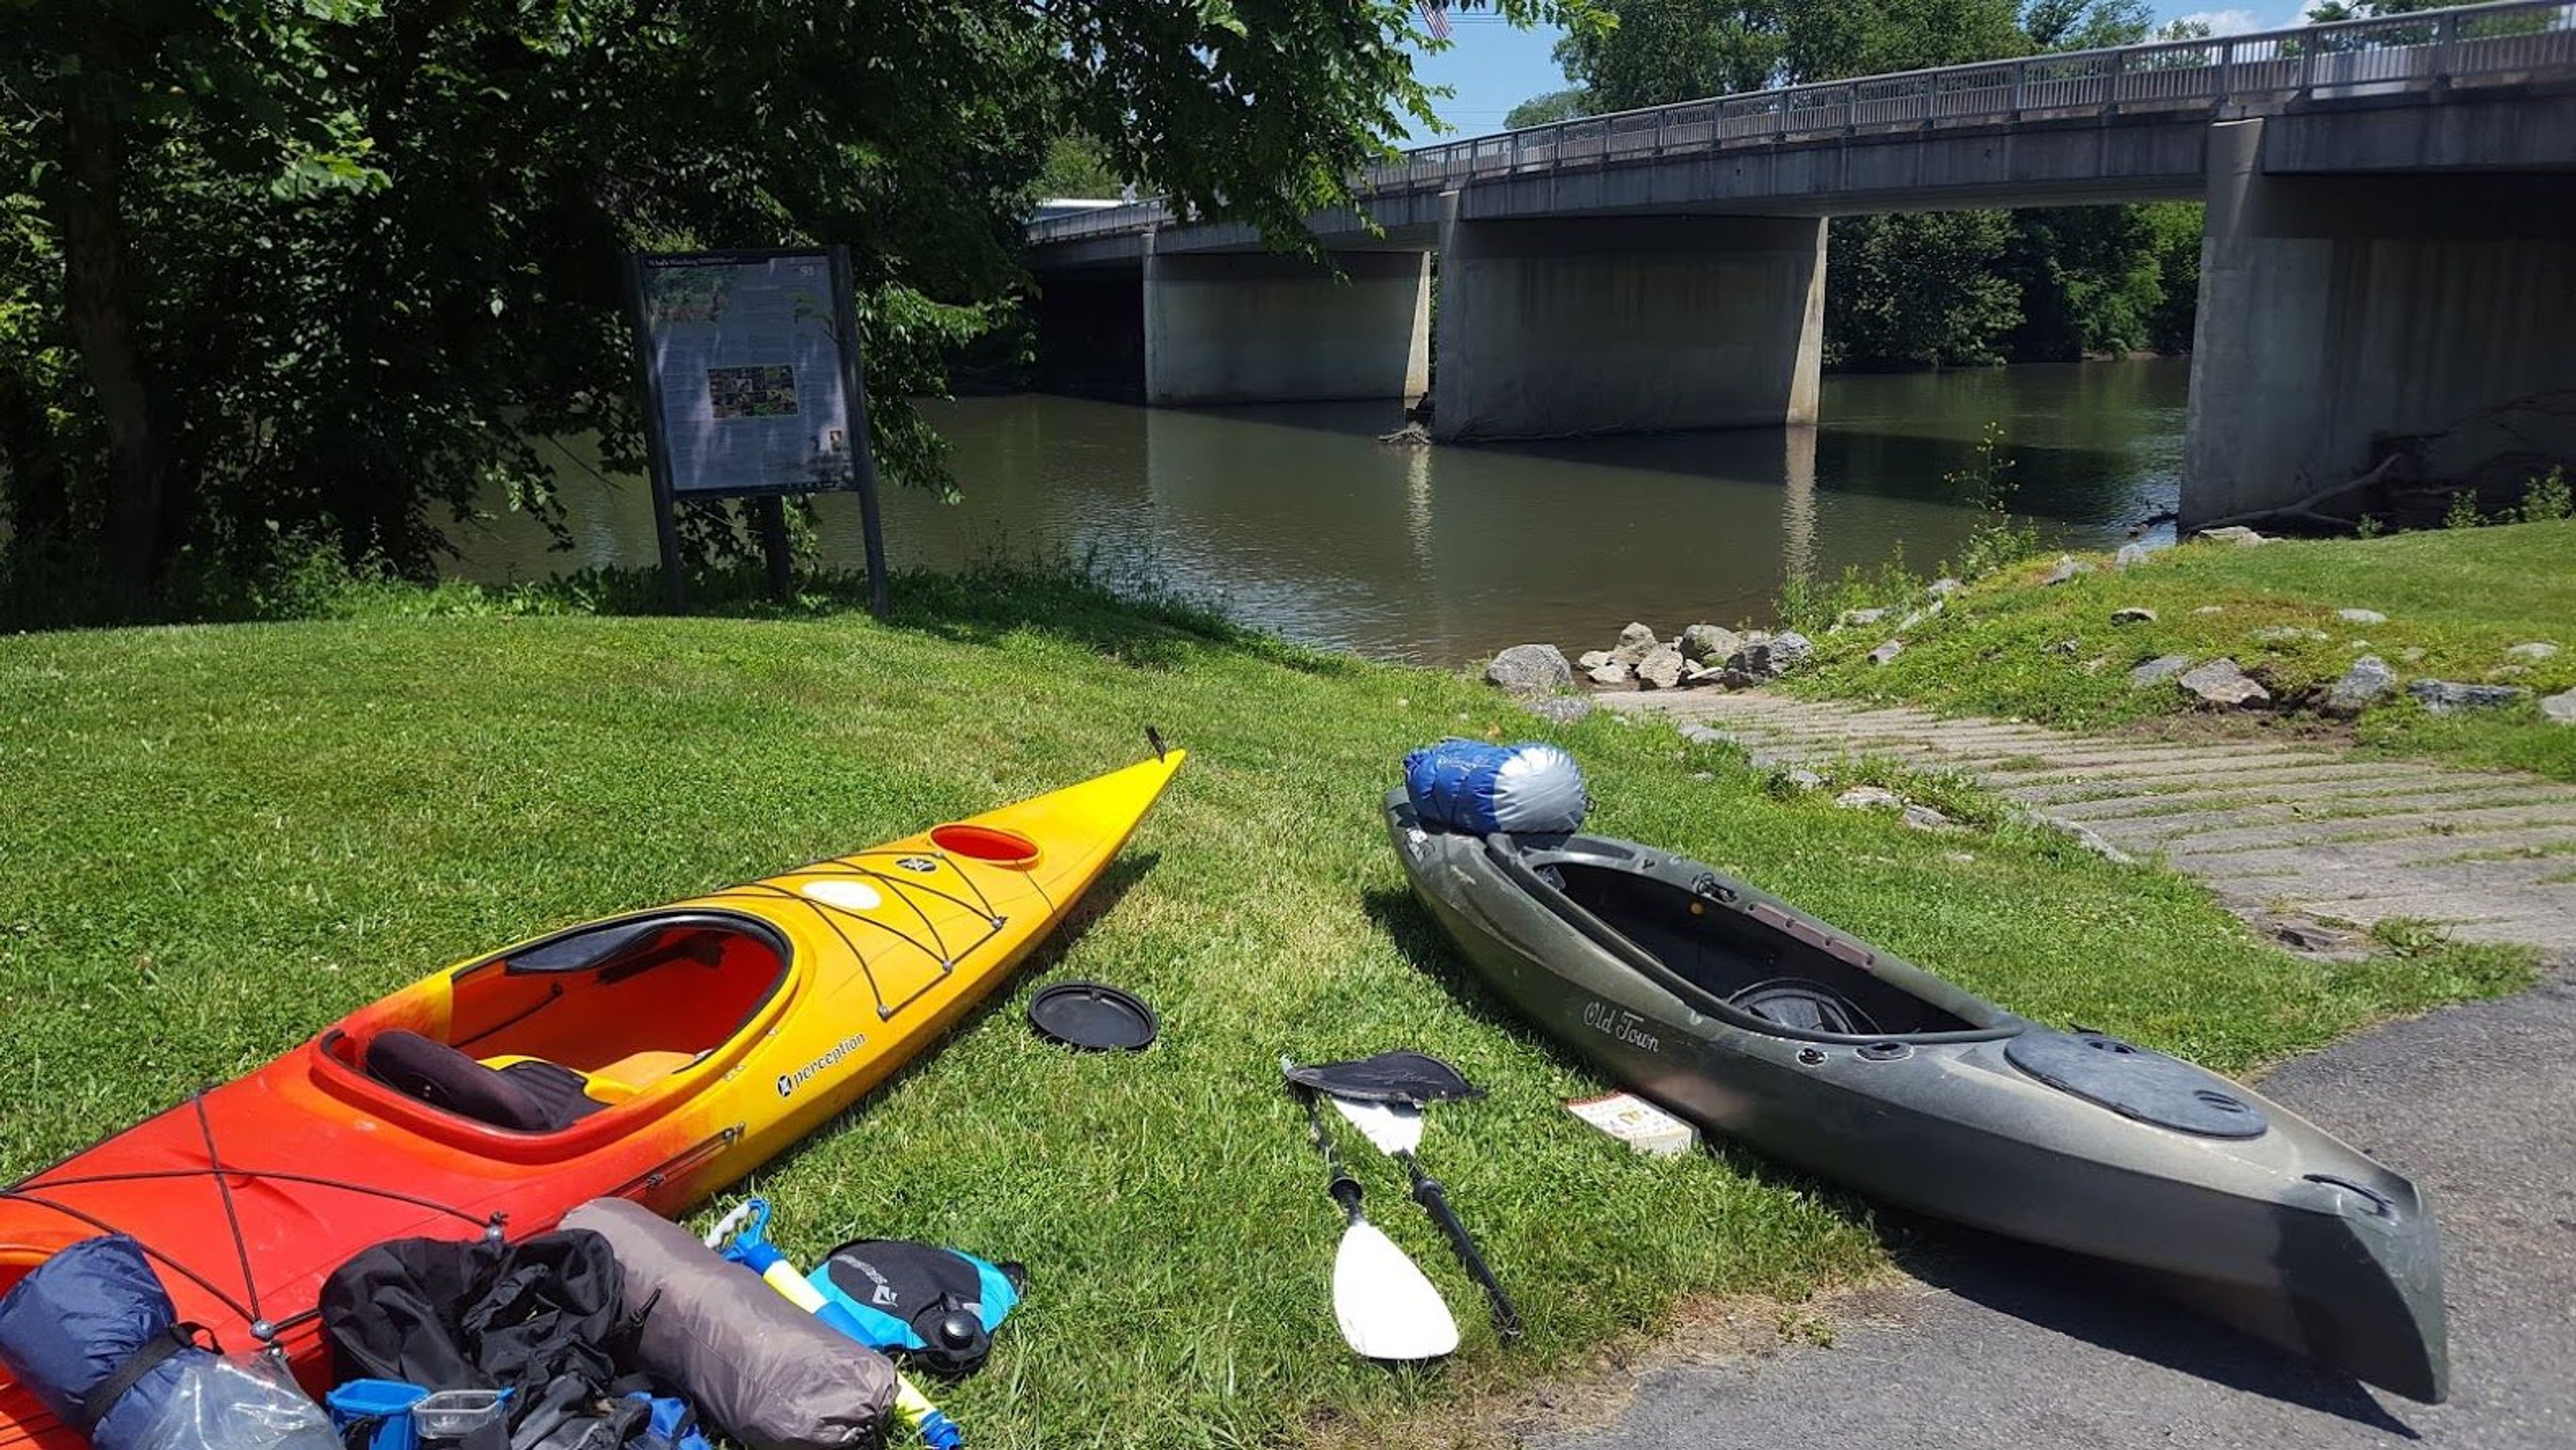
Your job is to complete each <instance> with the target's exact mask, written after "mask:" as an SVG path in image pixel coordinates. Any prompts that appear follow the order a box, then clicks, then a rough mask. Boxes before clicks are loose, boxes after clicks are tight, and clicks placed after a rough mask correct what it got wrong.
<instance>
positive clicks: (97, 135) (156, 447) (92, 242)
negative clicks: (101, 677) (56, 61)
mask: <svg viewBox="0 0 2576 1450" xmlns="http://www.w3.org/2000/svg"><path fill="white" fill-rule="evenodd" d="M111 74H112V72H110V73H103V72H102V71H101V70H98V69H91V70H85V71H84V73H83V74H81V75H80V76H78V77H73V78H67V79H66V81H65V83H64V96H63V100H64V105H63V124H62V145H63V169H62V179H61V182H60V184H59V185H57V186H56V187H55V188H54V189H53V200H54V210H55V226H56V228H57V230H58V233H59V235H60V236H61V238H62V247H63V316H64V322H65V325H66V327H67V328H68V330H69V331H70V333H71V338H72V345H73V346H74V348H75V349H77V350H78V352H79V353H80V359H81V367H82V371H83V372H84V373H85V374H86V375H87V376H88V378H89V384H90V389H91V391H92V393H93V394H94V395H95V396H96V397H97V399H98V412H99V421H100V422H101V423H102V424H103V425H104V426H105V429H106V434H107V467H108V477H107V532H106V538H105V540H104V542H105V544H106V548H107V563H108V567H109V569H110V570H111V571H112V573H113V574H114V576H115V578H116V581H117V583H118V584H119V585H120V586H122V587H123V588H124V589H126V590H127V591H129V598H128V600H127V602H128V603H129V604H141V603H142V602H143V601H144V598H145V596H146V595H147V594H148V592H149V591H150V590H151V588H152V586H153V585H154V583H155V582H156V581H157V579H158V576H159V573H160V568H161V563H162V559H163V553H164V550H165V547H166V545H167V534H168V523H169V505H170V499H169V490H170V472H171V455H172V450H171V446H170V438H169V436H168V433H167V431H166V421H165V420H164V419H163V417H162V416H161V413H162V410H161V408H160V406H159V404H158V400H157V398H156V396H155V393H154V389H153V384H152V377H151V371H150V364H149V363H148V362H147V361H146V360H145V358H144V356H143V352H142V348H141V346H140V344H139V343H138V341H137V339H136V330H137V327H138V325H139V323H140V321H141V312H142V303H141V298H140V297H139V295H138V294H137V291H136V288H135V271H134V258H133V249H132V246H131V242H130V239H129V238H128V236H127V234H126V227H125V214H124V194H123V193H124V179H125V150H126V134H125V125H124V121H123V119H122V118H121V117H120V116H119V115H118V114H117V107H116V99H115V97H114V95H113V94H112V93H111V92H110V90H109V89H108V88H109V87H110V86H111V85H113V83H114V82H113V81H112V80H111V79H110V75H111Z"/></svg>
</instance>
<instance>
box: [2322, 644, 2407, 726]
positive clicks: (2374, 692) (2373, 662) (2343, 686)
mask: <svg viewBox="0 0 2576 1450" xmlns="http://www.w3.org/2000/svg"><path fill="white" fill-rule="evenodd" d="M2396 690H2397V672H2396V671H2395V670H2392V669H2390V668H2389V667H2388V661H2386V660H2383V659H2381V658H2380V657H2379V656H2377V655H2363V656H2362V657H2361V658H2359V659H2357V660H2354V661H2353V662H2352V668H2350V669H2348V670H2345V671H2344V672H2343V678H2342V679H2339V680H2337V681H2335V682H2334V687H2333V688H2332V689H2329V690H2328V691H2326V700H2325V704H2324V705H2323V706H2321V707H2320V708H2322V709H2323V710H2324V711H2325V712H2326V713H2327V714H2329V715H2342V716H2347V717H2349V716H2353V715H2358V714H2360V713H2361V712H2362V710H2363V708H2364V707H2366V706H2369V705H2374V704H2377V703H2378V702H2380V701H2381V700H2384V699H2387V698H2388V697H2389V696H2390V695H2392V694H2394V693H2396Z"/></svg>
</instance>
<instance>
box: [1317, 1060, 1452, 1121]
mask: <svg viewBox="0 0 2576 1450" xmlns="http://www.w3.org/2000/svg"><path fill="white" fill-rule="evenodd" d="M1288 1080H1289V1081H1290V1082H1292V1083H1295V1084H1297V1085H1298V1086H1300V1087H1308V1088H1313V1089H1314V1090H1315V1091H1317V1092H1320V1093H1328V1094H1330V1095H1332V1096H1334V1097H1337V1098H1345V1099H1348V1100H1349V1101H1351V1102H1355V1103H1406V1104H1409V1105H1411V1106H1413V1107H1417V1108H1423V1107H1429V1106H1430V1105H1431V1104H1433V1103H1447V1102H1456V1101H1458V1100H1459V1099H1462V1098H1481V1097H1483V1096H1484V1095H1485V1090H1484V1089H1483V1088H1480V1087H1478V1086H1476V1085H1475V1084H1474V1083H1471V1082H1469V1081H1467V1079H1466V1078H1465V1077H1463V1076H1461V1075H1460V1074H1459V1072H1458V1069H1456V1068H1454V1067H1451V1066H1450V1065H1449V1064H1447V1063H1445V1062H1442V1061H1441V1060H1440V1059H1438V1058H1436V1057H1433V1056H1431V1055H1430V1054H1428V1053H1422V1052H1381V1053H1379V1054H1378V1055H1377V1056H1375V1057H1363V1058H1358V1059H1355V1060H1353V1061H1350V1062H1324V1063H1317V1064H1315V1065H1314V1066H1312V1067H1292V1068H1289V1069H1288Z"/></svg>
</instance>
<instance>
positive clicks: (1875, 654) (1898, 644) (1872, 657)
mask: <svg viewBox="0 0 2576 1450" xmlns="http://www.w3.org/2000/svg"><path fill="white" fill-rule="evenodd" d="M1903 653H1905V641H1903V640H1901V639H1891V640H1889V641H1888V642H1887V643H1885V644H1882V645H1880V646H1879V647H1878V648H1876V649H1874V650H1871V651H1870V652H1869V662H1870V663H1871V664H1874V665H1883V664H1886V663H1887V662H1888V661H1890V660H1893V659H1895V658H1896V657H1897V656H1898V655H1901V654H1903Z"/></svg>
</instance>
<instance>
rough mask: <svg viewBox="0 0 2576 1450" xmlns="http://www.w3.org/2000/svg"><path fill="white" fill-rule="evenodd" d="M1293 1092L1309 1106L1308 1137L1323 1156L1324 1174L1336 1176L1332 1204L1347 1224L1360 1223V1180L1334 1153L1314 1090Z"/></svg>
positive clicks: (1333, 1183)
mask: <svg viewBox="0 0 2576 1450" xmlns="http://www.w3.org/2000/svg"><path fill="white" fill-rule="evenodd" d="M1294 1091H1295V1092H1296V1094H1297V1101H1299V1102H1301V1103H1304V1104H1305V1105H1306V1135H1307V1136H1308V1137H1310V1138H1312V1139H1314V1141H1315V1151H1316V1152H1318V1153H1321V1154H1323V1155H1324V1171H1326V1172H1328V1173H1330V1174H1332V1175H1333V1182H1332V1186H1331V1187H1330V1188H1327V1189H1326V1190H1325V1192H1327V1193H1330V1194H1332V1195H1333V1202H1335V1203H1338V1204H1340V1205H1341V1206H1342V1217H1343V1219H1344V1221H1345V1222H1347V1223H1358V1222H1359V1221H1360V1181H1359V1180H1358V1179H1356V1178H1353V1177H1352V1176H1351V1172H1350V1170H1349V1169H1347V1168H1344V1167H1343V1166H1342V1155H1340V1154H1339V1153H1336V1152H1334V1151H1333V1135H1332V1134H1330V1133H1328V1132H1326V1131H1324V1112H1323V1109H1322V1108H1321V1107H1320V1106H1319V1105H1317V1103H1316V1102H1315V1094H1314V1092H1313V1090H1312V1089H1309V1088H1303V1087H1299V1088H1295V1089H1294Z"/></svg>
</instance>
